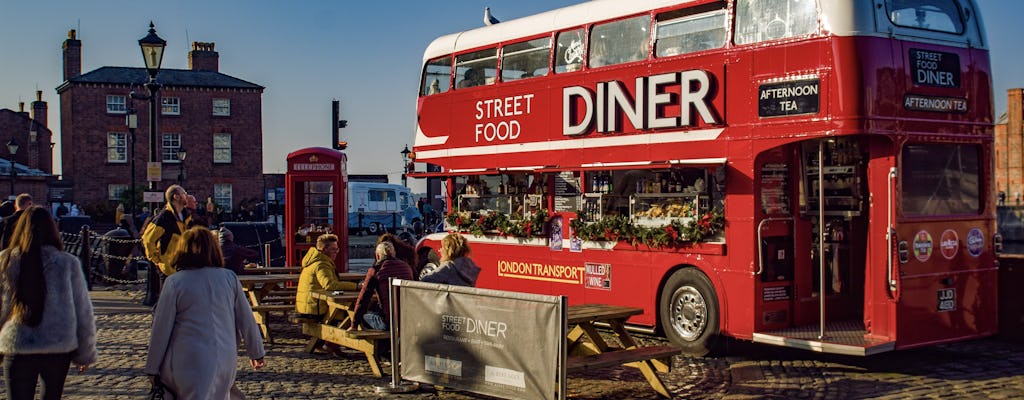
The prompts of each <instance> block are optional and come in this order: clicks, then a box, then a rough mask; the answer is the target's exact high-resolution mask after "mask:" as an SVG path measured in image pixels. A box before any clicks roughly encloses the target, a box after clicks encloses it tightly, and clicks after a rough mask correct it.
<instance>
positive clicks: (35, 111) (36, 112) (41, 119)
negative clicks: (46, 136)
mask: <svg viewBox="0 0 1024 400" xmlns="http://www.w3.org/2000/svg"><path fill="white" fill-rule="evenodd" d="M46 118H47V112H46V102H45V101H43V91H42V90H36V101H33V102H32V119H33V120H35V121H36V123H37V124H39V125H41V126H42V127H44V128H45V127H46Z"/></svg>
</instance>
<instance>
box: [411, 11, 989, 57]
mask: <svg viewBox="0 0 1024 400" xmlns="http://www.w3.org/2000/svg"><path fill="white" fill-rule="evenodd" d="M956 1H957V2H958V3H960V4H961V6H962V7H965V8H967V9H969V10H971V11H970V13H969V14H968V15H967V21H966V22H967V26H968V29H966V31H965V32H964V34H963V35H964V36H966V37H967V38H968V40H969V43H970V46H972V47H980V48H987V46H988V42H987V38H985V31H984V27H983V26H982V25H981V23H980V15H979V13H980V12H979V11H978V8H977V6H976V5H975V4H974V0H956ZM707 2H709V1H708V0H642V1H640V0H632V1H622V0H591V1H587V2H584V3H580V4H576V5H572V6H568V7H562V8H558V9H554V10H551V11H546V12H542V13H539V14H534V15H529V16H526V17H522V18H517V19H513V20H509V21H502V22H501V23H498V24H494V25H490V26H482V27H479V28H476V29H471V30H468V31H462V32H456V33H452V34H448V35H445V36H441V37H439V38H437V39H435V40H434V41H433V42H431V43H430V45H429V46H427V49H426V51H425V52H424V53H423V63H424V64H425V63H426V62H427V61H429V60H431V59H434V58H437V57H441V56H446V55H450V54H452V53H458V52H462V51H465V50H469V49H474V48H478V47H482V46H488V45H493V44H496V43H500V42H502V41H505V40H510V39H517V38H525V37H530V36H534V35H539V34H543V33H547V32H552V31H558V30H562V29H566V28H573V27H579V26H584V25H587V24H589V23H592V22H599V21H605V20H609V19H614V18H618V17H624V16H628V15H633V14H640V13H644V12H647V11H650V10H655V9H659V8H666V7H672V6H676V5H680V4H686V3H707ZM818 3H819V6H820V8H821V14H822V18H823V21H822V27H823V29H825V30H826V31H828V32H830V33H831V34H833V35H842V36H848V35H874V36H888V35H890V34H894V35H896V36H900V32H888V31H885V30H881V31H880V30H879V29H878V28H877V27H876V26H875V22H874V18H873V16H872V12H873V9H874V4H873V0H818ZM911 36H915V39H917V40H929V39H932V38H936V37H938V38H943V37H947V38H948V37H949V36H954V37H956V36H960V35H947V34H941V33H935V32H927V31H917V32H913V33H912V35H911Z"/></svg>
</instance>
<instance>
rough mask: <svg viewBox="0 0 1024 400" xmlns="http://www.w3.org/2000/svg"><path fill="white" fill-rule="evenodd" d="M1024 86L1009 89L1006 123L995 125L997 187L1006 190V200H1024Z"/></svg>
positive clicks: (1023, 201)
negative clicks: (1017, 197)
mask: <svg viewBox="0 0 1024 400" xmlns="http://www.w3.org/2000/svg"><path fill="white" fill-rule="evenodd" d="M1022 100H1024V89H1010V90H1007V104H1006V107H1007V111H1006V121H1005V124H997V125H996V126H995V136H996V137H995V142H996V190H997V191H1003V192H1006V203H1007V204H1017V199H1016V196H1017V194H1018V193H1019V194H1020V196H1021V202H1022V203H1024V156H1022V149H1024V101H1022Z"/></svg>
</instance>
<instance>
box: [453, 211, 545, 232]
mask: <svg viewBox="0 0 1024 400" xmlns="http://www.w3.org/2000/svg"><path fill="white" fill-rule="evenodd" d="M548 216H549V215H548V212H547V210H539V211H537V212H535V213H533V214H532V215H529V216H527V217H526V218H523V219H510V218H509V217H508V215H507V214H503V213H496V212H492V213H480V212H467V211H461V212H452V213H450V214H448V215H446V216H445V222H446V226H447V227H448V229H451V230H454V231H459V232H468V233H471V234H473V235H474V236H483V235H485V234H489V233H496V234H498V235H501V236H506V237H507V236H513V237H533V236H543V235H544V233H545V230H544V228H545V225H546V224H547V222H548Z"/></svg>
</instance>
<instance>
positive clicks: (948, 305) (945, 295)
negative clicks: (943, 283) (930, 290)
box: [938, 288, 956, 312]
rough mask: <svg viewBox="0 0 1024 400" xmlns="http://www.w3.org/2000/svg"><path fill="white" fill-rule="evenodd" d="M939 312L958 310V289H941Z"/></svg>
mask: <svg viewBox="0 0 1024 400" xmlns="http://www.w3.org/2000/svg"><path fill="white" fill-rule="evenodd" d="M938 294H939V299H938V302H939V312H942V311H953V310H956V289H952V288H950V289H939V292H938Z"/></svg>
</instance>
